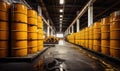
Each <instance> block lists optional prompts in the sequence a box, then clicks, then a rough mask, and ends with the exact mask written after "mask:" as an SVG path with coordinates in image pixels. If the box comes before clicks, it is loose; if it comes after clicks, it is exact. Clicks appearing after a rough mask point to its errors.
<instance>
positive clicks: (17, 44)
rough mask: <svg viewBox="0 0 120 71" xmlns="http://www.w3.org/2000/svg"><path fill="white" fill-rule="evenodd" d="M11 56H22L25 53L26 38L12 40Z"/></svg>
mask: <svg viewBox="0 0 120 71" xmlns="http://www.w3.org/2000/svg"><path fill="white" fill-rule="evenodd" d="M11 43H12V48H11V52H12V53H11V56H13V57H23V56H26V55H27V40H24V41H23V40H12V42H11Z"/></svg>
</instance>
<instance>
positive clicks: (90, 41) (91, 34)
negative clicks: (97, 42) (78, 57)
mask: <svg viewBox="0 0 120 71" xmlns="http://www.w3.org/2000/svg"><path fill="white" fill-rule="evenodd" d="M89 49H91V50H92V49H93V26H90V27H89Z"/></svg>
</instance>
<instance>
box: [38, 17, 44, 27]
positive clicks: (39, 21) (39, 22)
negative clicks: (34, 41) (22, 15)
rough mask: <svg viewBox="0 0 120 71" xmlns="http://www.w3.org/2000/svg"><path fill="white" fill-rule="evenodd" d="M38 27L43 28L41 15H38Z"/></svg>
mask: <svg viewBox="0 0 120 71" xmlns="http://www.w3.org/2000/svg"><path fill="white" fill-rule="evenodd" d="M37 19H38V29H43V22H42V17H41V16H38V17H37Z"/></svg>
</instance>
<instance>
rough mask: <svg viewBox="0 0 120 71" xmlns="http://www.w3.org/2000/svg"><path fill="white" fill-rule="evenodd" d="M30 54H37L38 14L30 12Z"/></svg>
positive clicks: (30, 10)
mask: <svg viewBox="0 0 120 71" xmlns="http://www.w3.org/2000/svg"><path fill="white" fill-rule="evenodd" d="M27 15H28V54H33V53H36V52H37V12H36V11H35V10H32V9H29V10H28V14H27Z"/></svg>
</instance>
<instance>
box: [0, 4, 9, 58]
mask: <svg viewBox="0 0 120 71" xmlns="http://www.w3.org/2000/svg"><path fill="white" fill-rule="evenodd" d="M8 13H9V5H8V4H7V3H5V2H0V57H6V56H7V51H8V40H9V37H8V36H9V31H8V30H9V24H8V21H9V19H8Z"/></svg>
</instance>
